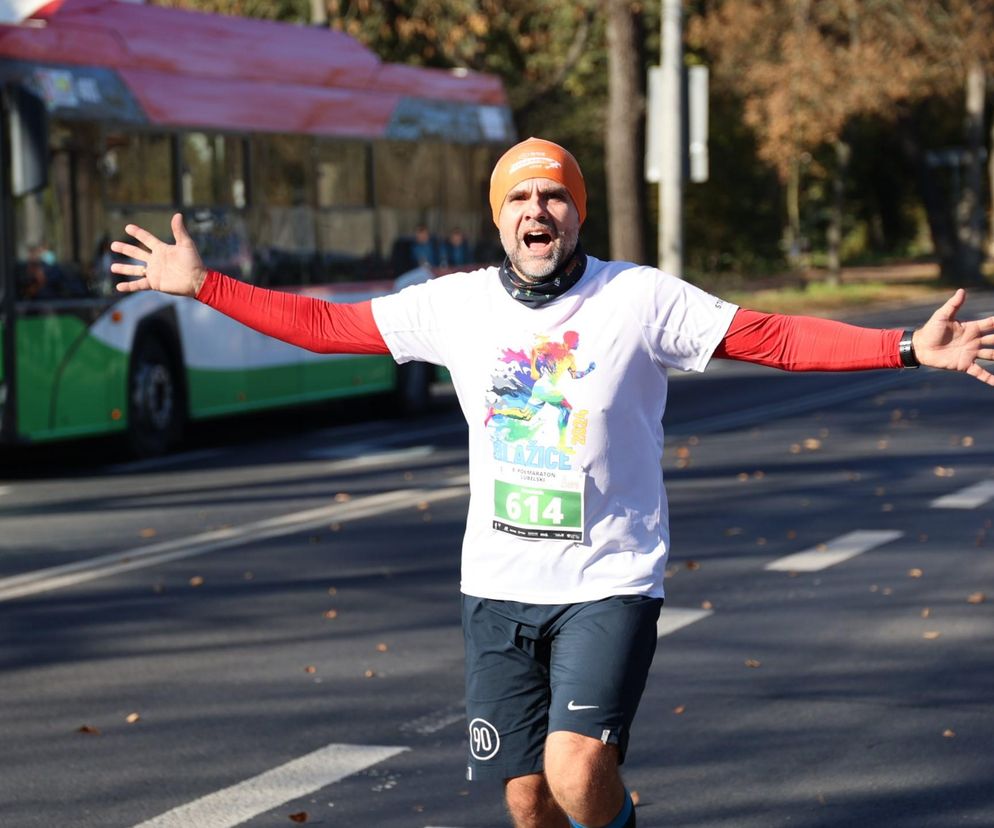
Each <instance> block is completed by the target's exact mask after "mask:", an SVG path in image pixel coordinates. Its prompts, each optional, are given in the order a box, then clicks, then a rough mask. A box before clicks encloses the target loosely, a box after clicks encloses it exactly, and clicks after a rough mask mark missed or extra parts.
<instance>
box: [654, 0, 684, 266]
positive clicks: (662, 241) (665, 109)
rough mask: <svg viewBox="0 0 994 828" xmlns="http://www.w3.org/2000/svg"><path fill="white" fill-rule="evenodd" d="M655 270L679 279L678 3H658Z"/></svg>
mask: <svg viewBox="0 0 994 828" xmlns="http://www.w3.org/2000/svg"><path fill="white" fill-rule="evenodd" d="M662 4H663V7H662V15H661V32H660V34H661V50H662V60H661V66H662V78H661V80H662V95H661V97H662V117H661V118H660V119H659V123H660V127H661V129H660V133H661V134H660V150H661V153H660V159H659V269H660V270H662V271H665V272H666V273H672V274H673V275H674V276H679V277H681V278H682V277H683V20H682V9H681V0H662Z"/></svg>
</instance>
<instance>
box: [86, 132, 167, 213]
mask: <svg viewBox="0 0 994 828" xmlns="http://www.w3.org/2000/svg"><path fill="white" fill-rule="evenodd" d="M106 146H107V149H106V152H105V153H104V158H103V168H104V175H105V178H106V184H107V200H108V201H109V202H111V203H112V204H120V205H142V206H151V205H169V206H171V205H172V204H173V163H172V140H171V138H170V136H168V135H153V134H146V133H111V134H109V135H108V136H107V142H106Z"/></svg>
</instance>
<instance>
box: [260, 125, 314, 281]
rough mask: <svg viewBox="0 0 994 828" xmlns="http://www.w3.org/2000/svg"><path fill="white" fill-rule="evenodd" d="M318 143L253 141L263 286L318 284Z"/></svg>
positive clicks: (293, 138) (288, 138) (296, 138)
mask: <svg viewBox="0 0 994 828" xmlns="http://www.w3.org/2000/svg"><path fill="white" fill-rule="evenodd" d="M313 147H314V141H313V139H311V138H308V137H306V136H302V135H264V136H259V137H257V138H255V139H253V141H252V153H251V159H252V161H251V180H252V193H253V203H254V204H255V205H257V209H255V210H253V211H252V221H253V226H252V228H251V233H250V235H251V238H252V241H253V243H254V245H255V256H256V262H255V264H254V266H253V272H254V273H255V274H256V275H257V281H258V282H259V283H260V284H263V285H273V286H276V285H303V284H310V283H311V282H313V281H315V275H316V271H317V269H318V262H317V228H316V221H315V210H314V198H313V177H314V176H313V172H312V171H313Z"/></svg>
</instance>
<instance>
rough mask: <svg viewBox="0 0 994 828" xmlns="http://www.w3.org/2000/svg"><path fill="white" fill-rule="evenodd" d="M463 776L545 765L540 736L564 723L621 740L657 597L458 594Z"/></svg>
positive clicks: (647, 658)
mask: <svg viewBox="0 0 994 828" xmlns="http://www.w3.org/2000/svg"><path fill="white" fill-rule="evenodd" d="M462 603H463V633H464V635H465V638H466V718H467V721H468V722H469V765H468V767H467V772H466V776H467V779H471V780H477V779H509V778H511V777H514V776H522V775H524V774H528V773H538V772H540V771H541V770H542V756H543V752H544V749H545V737H546V735H548V734H549V733H551V732H553V731H557V730H567V731H570V732H572V733H579V734H582V735H584V736H591V737H593V738H595V739H600V740H601V741H602V742H604V743H605V744H614V745H617V746H618V751H619V761H624V758H625V750H626V748H627V746H628V734H629V728H630V727H631V724H632V719H633V718H634V717H635V711H636V709H637V708H638V704H639V700H640V699H641V697H642V691H643V689H644V688H645V681H646V677H647V676H648V674H649V667H650V666H651V665H652V657H653V655H654V654H655V651H656V638H657V634H656V621H657V620H658V619H659V611H660V608H661V607H662V605H663V601H662V599H661V598H649V597H646V596H644V595H623V596H616V597H613V598H605V599H602V600H600V601H589V602H586V603H581V604H556V605H545V604H522V603H519V602H517V601H495V600H490V599H486V598H474V597H473V596H470V595H464V596H463V602H462Z"/></svg>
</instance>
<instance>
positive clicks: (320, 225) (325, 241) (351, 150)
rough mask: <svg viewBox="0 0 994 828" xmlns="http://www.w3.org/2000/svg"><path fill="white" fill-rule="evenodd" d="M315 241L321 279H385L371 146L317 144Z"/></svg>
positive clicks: (358, 144)
mask: <svg viewBox="0 0 994 828" xmlns="http://www.w3.org/2000/svg"><path fill="white" fill-rule="evenodd" d="M314 169H315V176H316V190H317V205H318V212H317V244H318V250H319V254H320V267H319V272H318V274H317V278H318V279H319V280H320V281H322V282H338V281H362V280H366V279H375V278H383V277H384V276H386V275H387V274H385V273H384V272H383V270H382V268H381V267H379V262H378V256H377V249H376V248H377V245H376V216H375V213H374V211H373V209H372V205H371V203H370V199H371V191H370V180H369V174H370V169H369V149H368V146H367V145H366V144H362V143H356V142H354V141H352V142H346V141H322V140H319V141H317V142H316V143H315V165H314Z"/></svg>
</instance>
